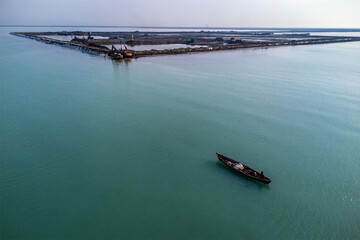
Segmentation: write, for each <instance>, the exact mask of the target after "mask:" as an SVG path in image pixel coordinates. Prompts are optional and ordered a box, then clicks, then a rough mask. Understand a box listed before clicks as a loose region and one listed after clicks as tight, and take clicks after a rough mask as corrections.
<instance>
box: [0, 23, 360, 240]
mask: <svg viewBox="0 0 360 240" xmlns="http://www.w3.org/2000/svg"><path fill="white" fill-rule="evenodd" d="M21 30H25V31H45V29H44V28H40V29H39V28H38V29H36V28H27V29H19V28H0V47H1V52H0V55H1V56H0V91H1V92H0V93H1V94H0V104H1V105H0V134H1V135H0V163H1V165H0V166H1V169H0V177H1V179H0V180H1V181H0V197H1V202H0V207H1V208H0V211H1V212H0V226H1V228H0V231H1V232H0V238H1V239H11V238H19V239H36V238H43V239H110V238H111V239H114V238H124V239H359V238H360V174H359V172H360V158H359V156H360V58H359V56H360V43H340V44H328V45H311V46H296V47H279V48H269V49H257V50H239V51H227V52H214V53H205V54H189V55H177V56H162V57H154V58H150V57H149V58H142V59H138V60H132V62H127V63H121V62H120V63H117V62H112V61H110V60H108V59H105V58H104V57H102V56H96V55H89V54H85V53H82V52H80V51H77V50H72V49H67V48H62V47H58V46H53V45H45V44H43V43H40V42H36V41H33V40H28V39H24V38H18V37H14V36H11V35H9V34H8V33H9V32H11V31H21ZM52 30H54V31H57V30H64V29H55V28H52ZM69 30H72V29H69ZM216 152H219V153H223V154H225V155H227V156H229V157H233V158H235V159H237V160H240V161H242V162H244V163H246V164H248V165H250V166H252V167H254V168H255V169H259V170H262V171H264V173H265V175H267V176H269V177H270V178H271V179H272V180H273V182H272V183H271V184H270V185H269V186H264V185H261V184H257V183H255V182H252V181H249V180H246V179H244V178H242V177H241V176H238V175H236V174H234V173H233V172H231V171H229V170H228V169H227V168H226V167H224V166H223V164H220V163H219V162H218V160H217V158H216V156H215V153H216Z"/></svg>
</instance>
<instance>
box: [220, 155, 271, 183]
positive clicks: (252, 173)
mask: <svg viewBox="0 0 360 240" xmlns="http://www.w3.org/2000/svg"><path fill="white" fill-rule="evenodd" d="M216 155H217V157H218V158H219V160H220V161H221V162H223V163H225V164H226V165H227V166H229V167H230V168H232V169H234V170H235V171H236V172H238V173H241V174H242V175H244V176H246V177H248V178H251V179H254V180H257V181H259V182H263V183H265V184H269V183H271V179H270V178H268V177H265V176H264V174H263V172H261V173H259V172H258V171H256V170H254V169H252V168H250V167H248V166H246V165H244V164H242V163H240V162H237V161H235V160H234V159H231V158H228V157H225V156H224V155H221V154H219V153H216Z"/></svg>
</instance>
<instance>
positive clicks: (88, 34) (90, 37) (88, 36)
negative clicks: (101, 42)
mask: <svg viewBox="0 0 360 240" xmlns="http://www.w3.org/2000/svg"><path fill="white" fill-rule="evenodd" d="M85 36H87V39H94V37H92V36H91V33H90V32H89V33H87V32H86V33H84V35H83V37H82V39H83V40H85Z"/></svg>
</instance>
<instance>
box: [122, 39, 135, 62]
mask: <svg viewBox="0 0 360 240" xmlns="http://www.w3.org/2000/svg"><path fill="white" fill-rule="evenodd" d="M121 43H122V44H123V45H124V48H125V50H122V48H121V50H120V52H121V54H122V55H123V56H124V58H131V57H133V54H132V53H129V52H128V49H127V47H126V44H125V43H124V42H123V41H121Z"/></svg>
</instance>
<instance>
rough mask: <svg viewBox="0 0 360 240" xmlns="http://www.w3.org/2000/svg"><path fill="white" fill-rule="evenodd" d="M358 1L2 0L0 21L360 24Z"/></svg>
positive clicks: (165, 23) (309, 25)
mask: <svg viewBox="0 0 360 240" xmlns="http://www.w3.org/2000/svg"><path fill="white" fill-rule="evenodd" d="M359 11H360V0H126V1H124V0H0V25H12V24H17V25H112V26H187V27H194V26H200V27H203V26H209V27H328V28H342V27H343V28H360V14H359Z"/></svg>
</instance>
